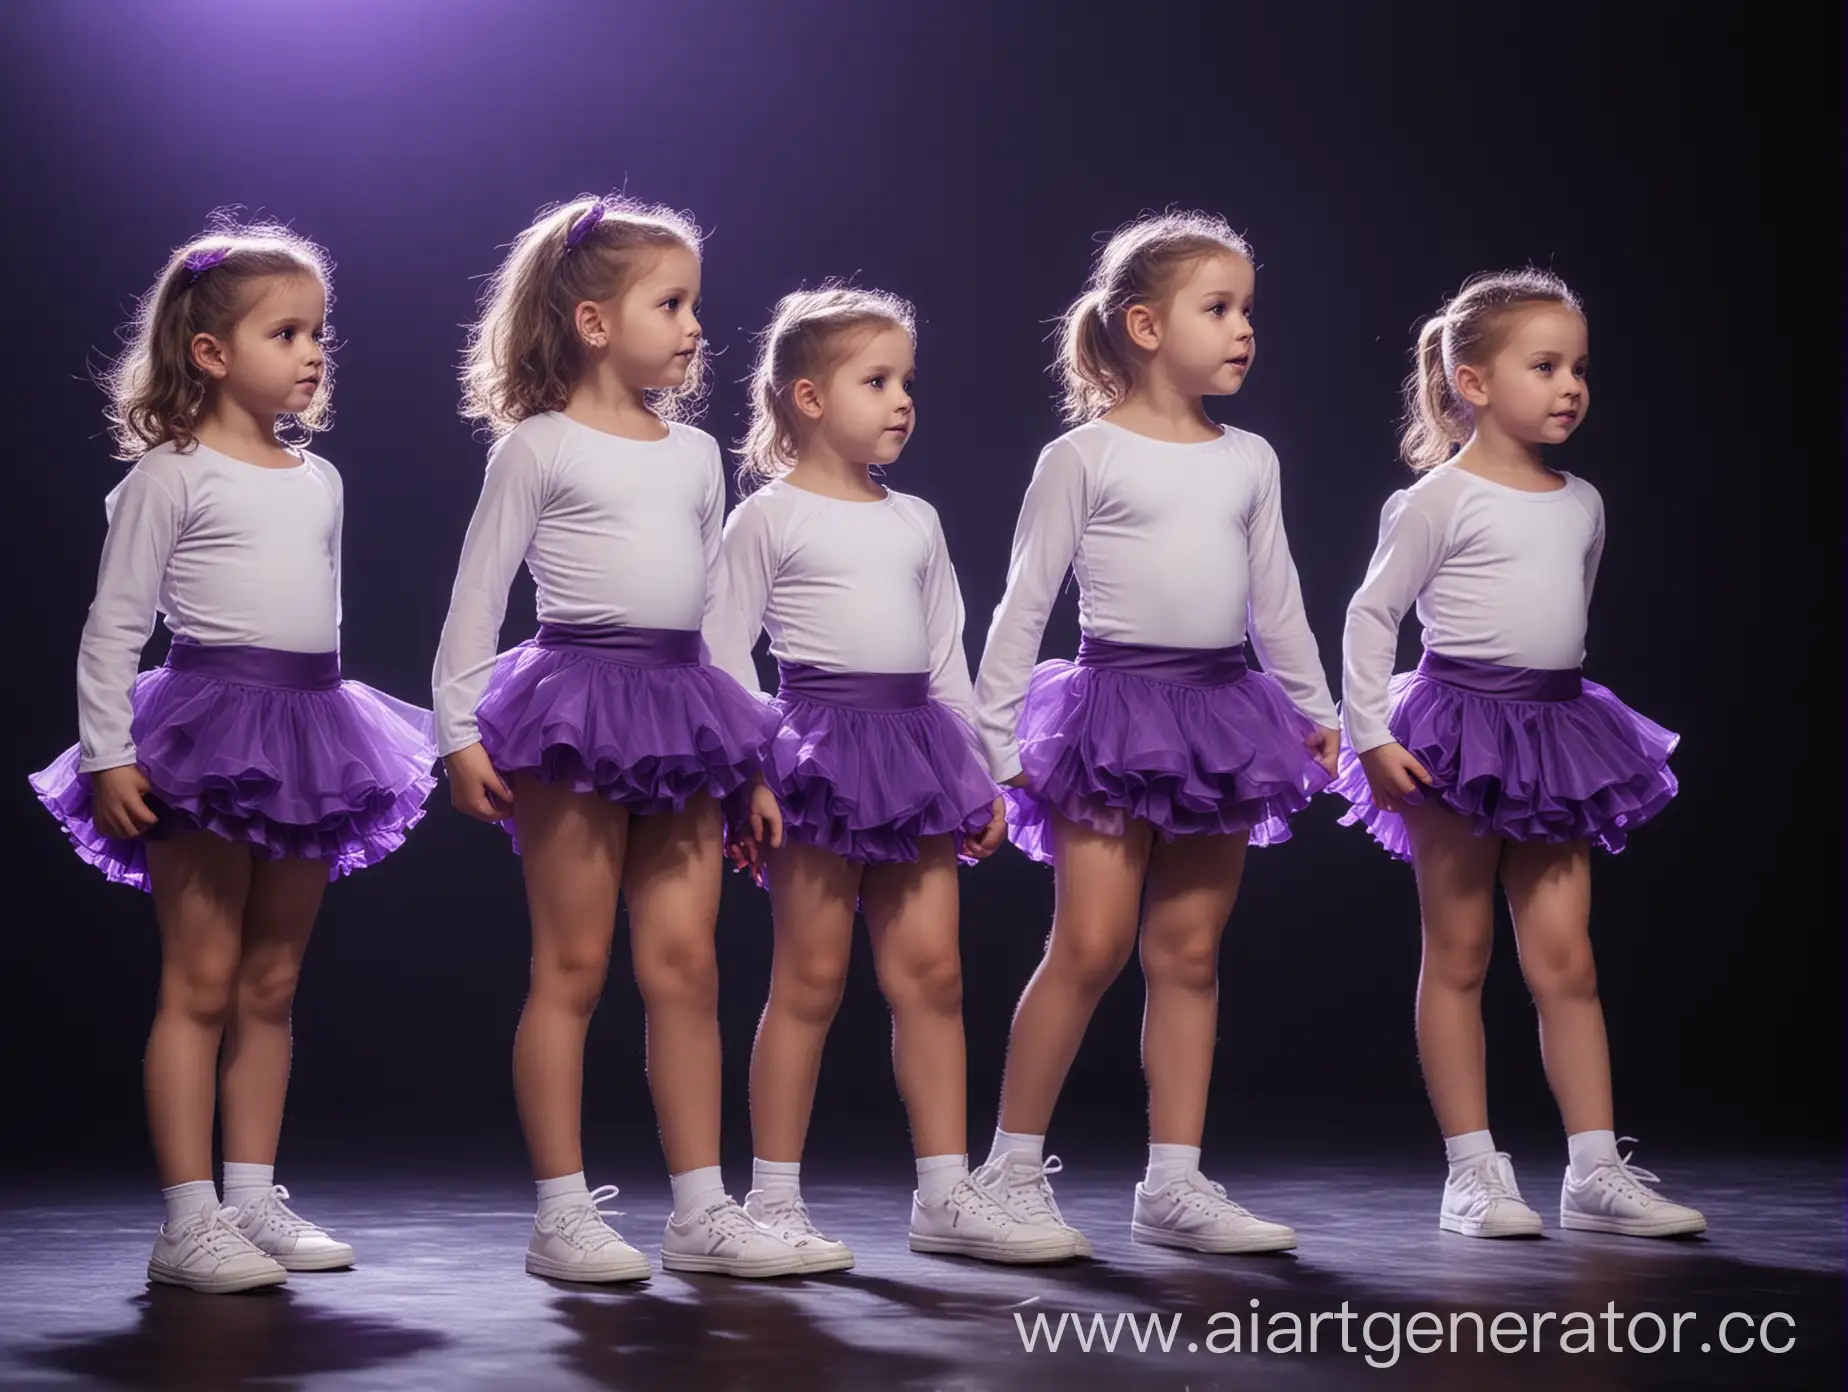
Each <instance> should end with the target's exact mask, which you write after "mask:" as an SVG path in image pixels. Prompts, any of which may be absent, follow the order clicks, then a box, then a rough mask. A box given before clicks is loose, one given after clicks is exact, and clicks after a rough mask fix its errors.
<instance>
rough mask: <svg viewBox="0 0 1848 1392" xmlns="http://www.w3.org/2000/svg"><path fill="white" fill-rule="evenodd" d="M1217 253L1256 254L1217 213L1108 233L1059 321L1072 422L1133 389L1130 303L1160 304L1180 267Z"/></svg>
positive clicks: (1153, 217) (1144, 221) (1065, 402)
mask: <svg viewBox="0 0 1848 1392" xmlns="http://www.w3.org/2000/svg"><path fill="white" fill-rule="evenodd" d="M1220 252H1231V253H1232V254H1233V255H1235V256H1242V257H1244V258H1245V259H1246V260H1248V261H1249V260H1250V259H1251V247H1250V245H1249V244H1248V243H1247V242H1246V241H1245V239H1244V238H1243V237H1241V236H1239V235H1238V233H1236V232H1234V231H1233V230H1232V226H1231V224H1230V223H1228V222H1227V221H1226V220H1225V219H1224V218H1222V217H1220V216H1219V215H1218V214H1216V213H1200V212H1189V211H1185V210H1175V209H1170V210H1169V211H1167V212H1165V213H1146V214H1144V215H1143V216H1142V217H1139V218H1137V219H1136V220H1135V221H1134V222H1132V223H1129V224H1127V225H1126V226H1123V227H1119V228H1118V229H1117V230H1116V231H1115V232H1114V233H1112V234H1111V237H1110V240H1109V241H1108V242H1106V243H1105V244H1104V249H1103V250H1102V251H1101V252H1099V253H1098V255H1097V262H1096V264H1095V265H1094V266H1093V267H1092V269H1091V279H1090V281H1089V282H1088V283H1087V284H1086V285H1085V290H1084V293H1083V294H1082V295H1080V296H1079V297H1078V298H1077V299H1076V300H1074V301H1073V302H1072V305H1071V308H1069V309H1067V310H1066V311H1065V314H1064V315H1063V317H1062V318H1061V319H1060V321H1059V358H1058V371H1059V376H1060V378H1061V379H1062V381H1063V384H1064V391H1063V393H1062V397H1063V399H1062V401H1061V403H1060V404H1061V406H1062V408H1063V411H1064V416H1065V420H1066V423H1067V424H1070V425H1076V424H1079V423H1081V422H1083V421H1088V420H1096V419H1097V418H1098V417H1099V416H1101V415H1103V414H1104V413H1105V412H1106V411H1109V410H1111V409H1113V408H1114V407H1116V406H1119V405H1121V404H1122V402H1123V399H1124V398H1125V397H1127V396H1128V395H1129V393H1130V389H1131V388H1132V387H1134V386H1135V366H1136V363H1135V356H1134V354H1133V352H1132V350H1131V346H1130V342H1129V335H1128V332H1127V330H1126V329H1125V327H1124V323H1123V316H1124V314H1125V313H1126V312H1127V311H1128V310H1129V308H1130V306H1131V305H1138V304H1140V305H1153V304H1156V303H1158V302H1159V301H1160V300H1161V299H1163V298H1164V297H1165V296H1167V295H1168V294H1170V293H1172V292H1173V290H1174V285H1175V282H1176V281H1177V280H1178V279H1179V278H1180V275H1181V273H1182V272H1183V271H1185V270H1186V269H1187V268H1188V267H1190V266H1192V265H1193V264H1194V263H1195V262H1197V261H1199V260H1200V259H1201V258H1202V257H1205V256H1212V255H1216V254H1218V253H1220Z"/></svg>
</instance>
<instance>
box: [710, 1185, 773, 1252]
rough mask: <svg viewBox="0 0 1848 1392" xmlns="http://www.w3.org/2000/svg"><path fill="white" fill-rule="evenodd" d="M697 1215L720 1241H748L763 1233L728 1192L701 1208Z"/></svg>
mask: <svg viewBox="0 0 1848 1392" xmlns="http://www.w3.org/2000/svg"><path fill="white" fill-rule="evenodd" d="M699 1217H700V1221H701V1222H702V1223H704V1224H705V1225H706V1229H707V1231H708V1232H710V1233H711V1234H712V1235H713V1236H714V1237H716V1238H718V1239H720V1240H721V1241H738V1242H748V1241H749V1240H750V1239H752V1238H754V1237H762V1236H763V1235H764V1230H763V1229H762V1228H760V1227H758V1226H757V1224H755V1223H753V1222H752V1221H751V1215H750V1214H748V1213H746V1212H745V1211H744V1209H743V1208H741V1207H739V1205H738V1203H737V1202H736V1201H735V1200H734V1199H732V1197H731V1196H730V1195H729V1194H728V1195H726V1197H724V1198H722V1199H720V1200H719V1201H718V1202H717V1203H714V1204H711V1205H709V1206H707V1207H706V1208H705V1209H703V1210H702V1211H701V1212H700V1215H699Z"/></svg>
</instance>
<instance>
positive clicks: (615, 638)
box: [533, 624, 700, 667]
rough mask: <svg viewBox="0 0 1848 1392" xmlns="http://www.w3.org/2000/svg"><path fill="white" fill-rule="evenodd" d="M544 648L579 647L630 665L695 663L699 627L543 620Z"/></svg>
mask: <svg viewBox="0 0 1848 1392" xmlns="http://www.w3.org/2000/svg"><path fill="white" fill-rule="evenodd" d="M533 641H534V642H535V643H537V644H538V645H539V646H540V647H542V648H578V649H581V650H582V651H584V652H588V653H590V654H591V655H593V656H595V657H602V658H608V659H609V660H610V661H611V662H622V663H626V664H627V665H629V666H631V667H696V666H698V665H699V656H700V649H699V630H698V629H697V628H625V627H623V626H622V625H620V624H540V625H539V636H538V637H536V638H535V639H533Z"/></svg>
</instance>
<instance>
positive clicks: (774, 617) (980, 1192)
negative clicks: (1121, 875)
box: [710, 286, 1073, 1271]
mask: <svg viewBox="0 0 1848 1392" xmlns="http://www.w3.org/2000/svg"><path fill="white" fill-rule="evenodd" d="M913 343H914V330H913V320H912V312H911V307H910V306H909V305H908V304H906V303H904V302H903V301H902V300H898V299H895V298H894V297H892V296H890V295H886V294H881V293H880V292H878V291H873V290H856V289H847V288H842V287H838V286H827V287H823V288H822V289H820V290H814V291H804V292H800V293H797V294H793V295H787V296H785V297H784V298H783V300H782V302H781V303H780V304H778V306H777V309H776V316H775V318H774V319H773V321H772V322H771V325H770V327H769V329H768V330H766V331H765V333H764V335H763V339H762V349H761V353H760V355H759V358H758V362H757V367H756V370H755V372H754V373H753V376H752V393H751V398H752V399H751V412H752V419H751V428H750V432H749V435H748V437H747V438H746V441H745V444H744V450H743V454H744V466H743V470H742V473H743V475H744V479H743V481H744V482H745V483H746V484H747V486H749V485H752V484H761V485H762V486H761V487H758V488H757V490H756V491H755V492H753V493H751V494H750V495H749V496H748V497H747V498H746V499H745V500H744V501H743V502H742V503H740V504H739V505H738V508H737V510H736V511H735V512H733V514H732V517H731V521H730V522H729V523H727V524H726V528H725V548H724V558H723V561H722V564H721V569H720V575H721V580H720V584H719V598H718V602H717V603H716V604H715V606H714V611H713V618H712V626H711V629H710V634H711V647H712V651H713V655H714V660H715V661H717V662H719V663H721V664H722V665H723V666H724V667H725V669H726V670H727V671H729V672H731V673H732V674H733V675H734V676H736V677H737V678H738V680H739V681H740V682H741V683H743V684H745V685H747V686H749V687H752V688H753V689H755V687H756V685H757V677H756V670H755V668H754V666H753V664H752V661H751V649H752V646H753V645H754V644H755V642H756V640H757V635H758V633H759V632H760V631H762V630H764V629H768V630H769V633H770V651H771V653H772V655H773V656H775V658H776V659H777V666H778V673H779V680H778V691H777V697H776V700H775V703H774V706H775V709H776V711H777V713H778V715H779V716H780V720H781V723H780V726H779V728H778V730H777V733H776V738H775V741H774V743H773V744H772V746H771V753H770V757H769V762H768V767H767V769H766V783H765V784H763V785H760V786H759V787H758V788H757V789H756V790H755V791H754V793H753V795H752V808H753V812H754V813H755V815H756V819H757V820H758V821H760V822H770V821H774V820H778V819H780V821H781V823H782V826H783V834H784V839H785V842H786V844H784V845H782V846H781V847H780V848H776V849H772V850H770V851H769V855H768V864H767V881H768V886H769V889H770V896H771V911H772V913H773V915H774V918H775V923H776V952H775V961H774V965H773V967H772V970H771V981H770V999H769V1002H768V1004H767V1005H766V1006H765V1007H764V1014H763V1020H762V1022H761V1024H760V1025H759V1026H758V1031H757V1047H756V1050H755V1051H754V1053H753V1055H752V1058H751V1128H752V1133H753V1139H754V1141H755V1144H756V1155H757V1160H756V1172H755V1187H754V1189H753V1192H752V1193H751V1194H750V1195H749V1196H748V1197H747V1199H746V1200H745V1208H746V1211H747V1212H749V1213H750V1214H751V1216H752V1217H753V1218H755V1219H757V1220H758V1221H759V1222H760V1223H762V1224H764V1225H765V1226H766V1227H768V1228H770V1229H772V1230H774V1231H777V1232H781V1233H784V1234H785V1235H787V1237H788V1238H789V1240H791V1241H792V1242H794V1243H795V1244H796V1245H797V1247H798V1250H800V1251H801V1252H802V1253H803V1258H804V1267H805V1269H807V1270H810V1271H832V1270H843V1269H845V1268H847V1267H849V1266H852V1265H853V1253H852V1252H851V1251H849V1250H848V1248H847V1247H846V1245H845V1244H843V1243H840V1242H835V1241H831V1240H830V1239H828V1238H827V1237H825V1236H823V1235H822V1234H821V1233H820V1231H819V1230H817V1228H816V1227H815V1225H814V1223H813V1222H812V1221H811V1220H810V1219H809V1215H808V1210H807V1208H806V1206H805V1205H804V1204H803V1202H802V1195H801V1188H800V1181H799V1176H800V1161H801V1157H802V1145H803V1140H804V1138H805V1136H806V1135H807V1132H808V1122H809V1114H810V1110H811V1108H812V1107H813V1105H814V1100H815V1082H816V1077H817V1075H818V1073H819V1071H820V1068H821V1051H822V1043H823V1041H824V1040H825V1039H826V1037H827V1033H828V1026H829V1024H830V1023H831V1022H832V1021H833V1018H834V1012H835V1009H836V1007H837V1006H838V1005H839V1004H840V997H841V988H842V985H843V983H844V982H845V980H846V976H847V960H848V952H849V948H850V947H851V945H852V942H853V920H854V907H855V904H856V902H857V903H858V904H859V905H860V906H861V907H862V908H863V909H864V911H865V914H866V922H867V927H868V929H869V931H870V933H871V935H872V944H873V957H874V964H875V967H876V969H877V971H878V975H879V983H880V986H881V988H882V989H883V991H884V992H885V997H886V1000H887V1002H888V1003H889V1004H890V1006H891V1009H892V1062H893V1068H894V1071H895V1072H896V1074H897V1077H898V1086H899V1091H900V1093H901V1094H903V1096H904V1099H905V1106H906V1110H907V1111H908V1113H909V1114H910V1119H911V1132H912V1139H913V1142H914V1143H915V1145H916V1148H917V1154H918V1162H917V1164H918V1187H917V1191H916V1193H915V1195H914V1196H913V1199H912V1206H911V1246H912V1247H913V1248H914V1249H915V1250H917V1251H923V1252H956V1253H961V1254H963V1255H965V1256H974V1257H986V1258H990V1259H993V1260H999V1261H1044V1260H1056V1259H1058V1258H1062V1257H1068V1256H1070V1255H1071V1254H1072V1250H1073V1249H1072V1243H1071V1240H1070V1238H1069V1236H1068V1235H1067V1234H1066V1233H1064V1232H1063V1231H1061V1230H1059V1229H1058V1228H1055V1227H1051V1226H1049V1225H1045V1224H1041V1225H1039V1226H1037V1227H1035V1226H1033V1225H1029V1224H1023V1223H1020V1222H1017V1221H1015V1220H1013V1219H1012V1218H1010V1217H1009V1216H1008V1214H1007V1212H1006V1211H1005V1210H1004V1209H1003V1208H1002V1207H1001V1205H1000V1204H998V1203H997V1202H996V1201H995V1199H994V1198H993V1197H992V1196H991V1195H990V1194H989V1193H987V1192H986V1190H985V1188H984V1187H983V1185H982V1184H981V1183H980V1182H979V1181H977V1180H972V1179H971V1177H970V1175H969V1169H968V1164H967V1156H966V1154H965V1152H966V1150H967V1141H966V1137H965V1127H966V1120H965V1116H966V1113H965V1105H966V1104H965V1096H964V1083H965V1066H964V1056H963V1030H962V968H961V964H960V960H959V953H958V949H957V876H956V853H957V849H958V842H959V841H960V842H961V845H962V848H963V850H964V851H965V853H966V854H968V855H969V856H970V857H971V858H973V859H979V858H981V857H983V856H985V855H987V854H988V853H989V852H990V851H992V850H993V849H994V848H995V847H996V846H997V845H998V844H999V843H1000V840H1001V837H1002V834H1003V832H1004V829H1005V826H1006V822H1005V820H1004V818H1003V814H1002V810H1001V802H1000V790H999V789H998V788H996V787H995V785H994V784H993V783H992V782H991V781H990V780H989V777H988V773H987V770H986V767H985V766H984V763H983V759H982V755H981V748H980V746H979V745H978V744H977V743H976V739H975V734H974V731H973V730H972V729H971V728H970V725H969V723H968V722H969V721H970V720H971V719H972V718H973V715H974V711H973V709H972V702H971V699H970V690H969V669H968V663H967V659H966V658H965V657H964V656H963V649H962V629H963V608H962V596H961V594H960V593H959V592H958V589H957V585H956V573H955V571H954V570H953V569H952V568H951V566H950V558H949V555H948V552H947V549H946V547H945V544H944V538H943V528H942V527H941V525H940V524H939V523H938V521H937V513H936V510H935V509H934V508H932V507H931V506H930V504H928V503H926V502H924V501H922V500H921V499H918V498H913V497H910V496H908V495H906V494H903V493H898V492H895V491H893V490H892V489H889V488H886V487H883V486H882V485H880V484H879V483H877V482H875V481H874V479H873V477H872V470H874V469H875V468H879V467H882V466H884V465H888V464H891V463H893V462H894V461H896V460H897V458H898V456H899V453H900V452H901V451H902V450H903V449H904V448H905V444H906V442H907V441H908V440H909V439H910V438H911V433H912V431H913V430H914V429H915V427H916V423H917V420H916V412H915V409H914V407H913V403H912V375H913ZM758 843H759V838H758V837H757V836H755V835H753V833H752V830H751V828H750V826H749V825H747V826H746V827H745V828H744V829H743V831H742V844H741V846H740V858H741V860H744V861H746V862H755V861H756V860H757V859H758V855H759V850H760V847H759V844H758Z"/></svg>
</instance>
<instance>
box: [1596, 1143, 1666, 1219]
mask: <svg viewBox="0 0 1848 1392" xmlns="http://www.w3.org/2000/svg"><path fill="white" fill-rule="evenodd" d="M1617 1144H1618V1145H1620V1146H1622V1145H1632V1146H1633V1145H1635V1144H1637V1140H1636V1137H1634V1136H1619V1137H1618V1138H1617ZM1634 1154H1636V1152H1635V1151H1631V1152H1630V1155H1634ZM1630 1155H1619V1156H1618V1157H1617V1159H1616V1160H1615V1161H1606V1162H1605V1163H1604V1165H1603V1166H1602V1167H1601V1168H1600V1169H1599V1171H1598V1172H1599V1173H1600V1174H1606V1175H1610V1176H1611V1179H1610V1181H1609V1182H1610V1184H1611V1187H1612V1188H1614V1189H1616V1190H1618V1191H1619V1192H1620V1193H1621V1194H1622V1195H1623V1196H1624V1197H1625V1198H1630V1199H1638V1200H1641V1201H1642V1202H1643V1203H1645V1204H1660V1203H1667V1202H1668V1200H1667V1199H1665V1198H1663V1197H1662V1196H1661V1195H1660V1194H1658V1193H1656V1192H1655V1190H1653V1189H1651V1188H1650V1187H1649V1185H1651V1184H1660V1183H1661V1182H1662V1177H1661V1176H1660V1175H1658V1174H1652V1173H1651V1172H1650V1171H1648V1170H1645V1169H1644V1168H1643V1167H1642V1166H1641V1165H1632V1164H1631V1163H1630Z"/></svg>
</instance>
